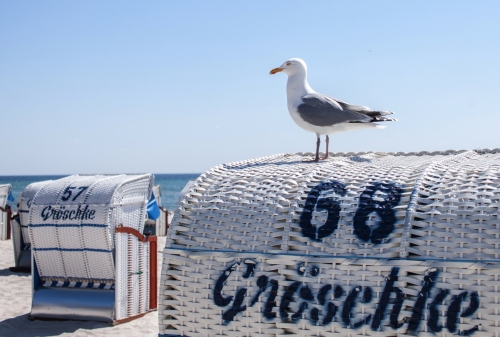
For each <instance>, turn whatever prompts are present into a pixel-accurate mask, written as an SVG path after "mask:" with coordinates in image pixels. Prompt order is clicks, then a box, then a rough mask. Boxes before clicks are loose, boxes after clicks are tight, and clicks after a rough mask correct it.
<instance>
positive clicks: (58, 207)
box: [28, 174, 157, 323]
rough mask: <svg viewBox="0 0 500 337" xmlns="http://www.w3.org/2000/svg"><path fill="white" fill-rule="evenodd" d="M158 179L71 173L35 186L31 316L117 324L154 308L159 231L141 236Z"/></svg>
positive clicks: (31, 215) (31, 226)
mask: <svg viewBox="0 0 500 337" xmlns="http://www.w3.org/2000/svg"><path fill="white" fill-rule="evenodd" d="M153 178H154V177H153V176H152V175H150V174H144V175H90V176H89V175H74V176H69V177H66V178H63V179H59V180H55V181H52V182H49V183H45V184H44V185H43V186H42V187H40V188H39V189H38V191H37V192H36V194H35V196H34V197H33V199H32V202H31V207H30V208H29V224H28V226H29V232H30V240H31V247H32V255H33V261H32V263H33V268H32V269H33V274H32V275H33V301H32V309H31V314H30V317H31V318H47V317H48V318H62V319H78V320H97V321H105V322H118V323H120V322H123V321H126V320H129V319H132V318H136V317H139V316H141V315H143V314H145V313H147V312H148V311H150V310H152V309H155V308H156V299H157V297H156V267H155V266H152V264H156V237H154V236H149V237H147V236H144V235H143V234H142V233H143V229H144V222H145V219H146V204H147V202H148V200H149V197H150V195H151V189H152V186H153Z"/></svg>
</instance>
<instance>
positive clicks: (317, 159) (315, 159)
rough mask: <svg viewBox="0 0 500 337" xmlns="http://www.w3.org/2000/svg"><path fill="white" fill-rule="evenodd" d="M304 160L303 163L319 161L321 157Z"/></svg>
mask: <svg viewBox="0 0 500 337" xmlns="http://www.w3.org/2000/svg"><path fill="white" fill-rule="evenodd" d="M302 162H303V163H317V162H319V158H314V159H311V160H303V161H302Z"/></svg>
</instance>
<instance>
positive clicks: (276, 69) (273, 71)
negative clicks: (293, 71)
mask: <svg viewBox="0 0 500 337" xmlns="http://www.w3.org/2000/svg"><path fill="white" fill-rule="evenodd" d="M282 70H283V68H274V69H273V70H271V71H270V72H269V75H274V74H276V73H279V72H280V71H282Z"/></svg>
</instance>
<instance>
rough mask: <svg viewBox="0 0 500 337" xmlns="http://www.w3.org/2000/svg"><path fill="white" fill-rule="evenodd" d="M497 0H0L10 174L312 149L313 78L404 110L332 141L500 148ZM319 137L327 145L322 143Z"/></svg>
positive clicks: (348, 145) (1, 166) (163, 165)
mask: <svg viewBox="0 0 500 337" xmlns="http://www.w3.org/2000/svg"><path fill="white" fill-rule="evenodd" d="M498 13H500V1H486V0H483V1H457V0H453V1H395V0H394V1H371V0H367V1H333V0H330V1H258V0H253V1H215V0H211V1H6V0H3V1H1V0H0V125H1V139H2V143H3V144H2V145H3V151H2V154H3V156H2V159H0V175H40V174H77V173H82V174H83V173H139V172H145V173H146V172H151V173H200V172H204V171H206V170H208V169H210V168H211V167H213V166H216V165H220V164H223V163H228V162H233V161H238V160H244V159H250V158H255V157H261V156H267V155H272V154H278V153H296V152H312V151H314V150H315V143H316V136H315V135H314V134H313V133H309V132H306V131H304V130H302V129H300V128H299V127H298V126H297V125H295V123H294V122H293V121H292V119H291V118H290V115H289V113H288V110H287V105H286V91H285V88H286V80H287V78H286V75H285V74H283V73H279V74H276V75H273V76H270V75H269V71H270V70H271V69H272V68H275V67H278V66H279V65H281V64H282V63H283V62H284V61H285V60H287V59H289V58H292V57H299V58H302V59H303V60H304V61H305V62H306V63H307V65H308V80H309V84H310V85H311V87H312V88H313V89H314V90H316V91H317V92H320V93H323V94H326V95H329V96H332V97H335V98H338V99H341V100H343V101H346V102H349V103H352V104H359V105H366V106H369V107H370V108H372V109H376V110H391V111H394V112H395V115H394V117H395V118H398V122H392V123H386V125H387V126H388V127H387V128H386V129H384V130H362V131H353V132H347V133H339V134H335V135H332V136H331V137H330V151H333V152H351V151H354V152H358V151H383V152H389V151H424V150H425V151H436V150H447V149H456V150H459V149H478V148H497V147H500V138H499V137H498V124H499V122H500V118H499V116H498V114H499V111H498V108H497V107H496V105H497V100H498V98H499V97H500V61H499V60H500V43H499V41H500V24H499V19H498ZM322 150H324V147H322Z"/></svg>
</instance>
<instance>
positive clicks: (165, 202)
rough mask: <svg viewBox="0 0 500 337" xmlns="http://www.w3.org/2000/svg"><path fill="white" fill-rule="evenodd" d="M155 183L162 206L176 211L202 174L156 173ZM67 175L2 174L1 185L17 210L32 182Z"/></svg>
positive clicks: (0, 177)
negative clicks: (6, 187) (7, 187)
mask: <svg viewBox="0 0 500 337" xmlns="http://www.w3.org/2000/svg"><path fill="white" fill-rule="evenodd" d="M154 176H155V182H154V184H155V185H160V191H161V206H162V207H164V208H166V209H168V210H169V211H174V210H175V209H176V208H177V202H178V199H179V194H180V193H181V191H182V189H183V188H184V186H186V184H187V183H188V182H189V181H190V180H192V179H196V178H198V177H199V176H200V173H179V174H175V173H173V174H155V175H154ZM64 177H67V175H43V176H0V185H3V184H10V185H11V186H12V188H11V192H12V195H13V196H14V198H15V200H16V201H15V202H12V203H9V204H10V205H11V206H12V207H13V209H14V210H15V211H17V207H16V204H17V200H18V199H19V196H20V195H21V192H22V191H23V190H24V188H25V187H26V186H28V185H29V184H31V183H34V182H37V181H43V180H55V179H60V178H64Z"/></svg>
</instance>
